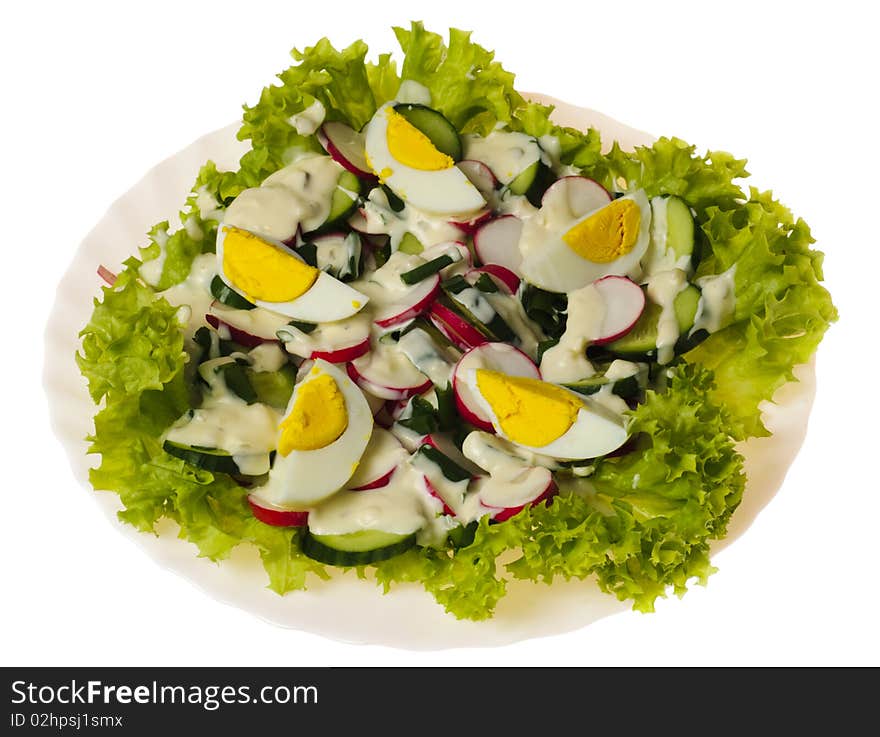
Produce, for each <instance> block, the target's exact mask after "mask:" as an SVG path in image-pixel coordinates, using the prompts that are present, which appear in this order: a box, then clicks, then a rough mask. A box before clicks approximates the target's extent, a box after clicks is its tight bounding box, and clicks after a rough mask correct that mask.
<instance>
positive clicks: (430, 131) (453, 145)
mask: <svg viewBox="0 0 880 737" xmlns="http://www.w3.org/2000/svg"><path fill="white" fill-rule="evenodd" d="M394 110H395V112H397V113H400V114H401V115H402V116H403V117H404V118H406V120H407V122H409V123H410V124H411V125H412V126H413V127H414V128H417V129H418V130H419V131H421V132H422V133H424V134H425V135H426V136H427V137H428V139H429V140H430V141H431V143H433V144H434V147H435V148H436V149H437V150H438V151H440V152H441V153H444V154H446V155H447V156H449V157H450V158H451V159H452V160H453V161H461V155H462V149H461V138H460V137H459V135H458V131H457V130H455V126H454V125H452V123H450V122H449V121H448V120H447V119H446V117H445V116H444V115H443V113H441V112H438V111H437V110H434V109H433V108H430V107H427V106H426V105H418V104H414V103H403V104H400V105H395V106H394Z"/></svg>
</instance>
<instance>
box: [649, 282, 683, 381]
mask: <svg viewBox="0 0 880 737" xmlns="http://www.w3.org/2000/svg"><path fill="white" fill-rule="evenodd" d="M687 285H688V282H687V274H686V273H685V272H684V271H683V270H682V269H671V270H670V271H661V272H658V273H656V274H652V275H651V276H650V277H649V278H648V297H650V299H651V301H652V302H654V303H655V304H657V305H659V306H660V318H659V320H658V321H657V362H658V363H660V364H665V363H669V362H670V361H671V360H672V357H673V356H674V355H675V353H674V349H675V343H676V341H677V340H678V338H679V335H680V331H679V327H678V318H677V316H676V314H675V298H676V296H678V293H679V292H681V291H682V290H683V289H685V288H686V287H687Z"/></svg>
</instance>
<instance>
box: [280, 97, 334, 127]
mask: <svg viewBox="0 0 880 737" xmlns="http://www.w3.org/2000/svg"><path fill="white" fill-rule="evenodd" d="M326 113H327V111H326V110H325V109H324V105H323V103H322V102H321V101H320V100H317V99H316V100H315V101H314V102H313V103H312V104H311V105H309V106H308V107H307V108H306V109H305V110H303V111H302V112H301V113H297V114H296V115H291V116H290V118H289V119H288V122H289V123H290V124H291V125H292V126H293V127H294V128H295V129H296V132H297V133H299V134H300V135H301V136H310V135H312V134H313V133H314V132H315V131H316V130H318V128H320V127H321V123H323V122H324V116H325V115H326Z"/></svg>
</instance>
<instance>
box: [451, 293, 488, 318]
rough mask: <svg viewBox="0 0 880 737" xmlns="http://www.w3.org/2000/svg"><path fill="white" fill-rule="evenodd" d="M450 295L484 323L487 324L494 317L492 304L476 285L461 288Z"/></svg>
mask: <svg viewBox="0 0 880 737" xmlns="http://www.w3.org/2000/svg"><path fill="white" fill-rule="evenodd" d="M450 296H451V297H452V299H454V300H455V301H456V302H458V303H459V304H460V305H461V306H462V307H464V308H465V309H466V310H467V311H468V312H470V313H471V314H472V315H473V316H474V317H475V318H477V320H479V321H480V322H481V323H483V324H484V325H488V324H489V323H490V322H492V320H493V318H494V317H495V310H493V309H492V305H491V304H489V301H488V300H487V299H486V298H485V297H484V296H483V293H482V292H481V291H480V290H479V289H477V288H476V287H468V288H467V289H462V290H461V291H460V292H457V293H456V294H452V295H450Z"/></svg>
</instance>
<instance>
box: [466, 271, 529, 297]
mask: <svg viewBox="0 0 880 737" xmlns="http://www.w3.org/2000/svg"><path fill="white" fill-rule="evenodd" d="M468 273H469V274H489V275H491V276H494V277H495V278H496V279H497V280H498V281H500V282H501V283H502V284H503V285H504V287H505V289H507V291H508V292H510V294H511V295H514V294H516V293H517V292H518V291H519V283H520V278H519V277H518V276H517V275H516V274H514V273H513V272H512V271H511V270H510V269H508V268H507V267H506V266H502V265H501V264H486V265H485V266H478V267H477V268H476V269H471V271H470V272H468Z"/></svg>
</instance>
